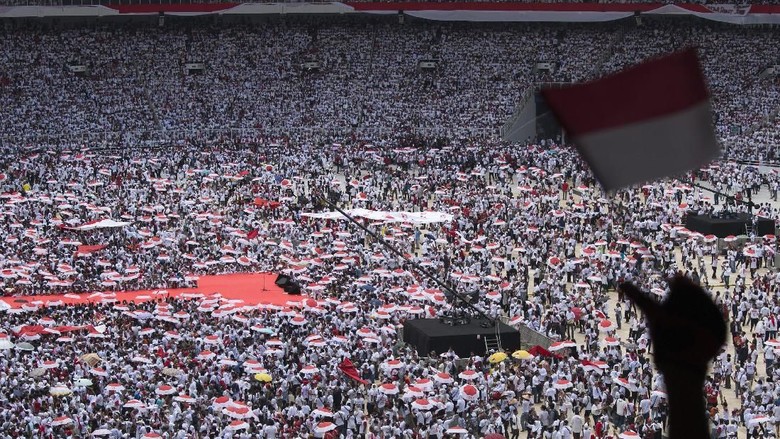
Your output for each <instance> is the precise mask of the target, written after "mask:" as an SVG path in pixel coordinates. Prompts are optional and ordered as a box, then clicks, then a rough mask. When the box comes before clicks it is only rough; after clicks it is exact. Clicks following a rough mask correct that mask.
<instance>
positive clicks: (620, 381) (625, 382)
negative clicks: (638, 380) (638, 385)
mask: <svg viewBox="0 0 780 439" xmlns="http://www.w3.org/2000/svg"><path fill="white" fill-rule="evenodd" d="M615 384H617V385H618V386H620V387H625V388H626V389H628V390H631V388H632V387H633V386H632V385H631V384H630V383H629V382H628V378H623V377H619V378H617V379H615Z"/></svg>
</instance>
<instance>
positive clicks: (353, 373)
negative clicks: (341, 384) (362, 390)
mask: <svg viewBox="0 0 780 439" xmlns="http://www.w3.org/2000/svg"><path fill="white" fill-rule="evenodd" d="M339 369H341V371H342V372H344V374H345V375H346V376H348V377H350V378H352V379H353V380H355V381H357V382H359V383H360V384H368V381H366V380H364V379H363V378H361V376H360V373H359V372H358V371H357V369H356V368H355V365H354V364H352V362H351V361H350V360H349V358H345V359H344V360H343V361H342V362H341V364H339Z"/></svg>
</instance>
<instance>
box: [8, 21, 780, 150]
mask: <svg viewBox="0 0 780 439" xmlns="http://www.w3.org/2000/svg"><path fill="white" fill-rule="evenodd" d="M192 24H193V22H192V21H180V22H177V23H172V22H169V23H168V24H167V25H166V26H165V27H163V28H159V27H157V26H144V25H130V24H127V23H124V24H121V25H112V26H111V27H110V28H109V27H89V28H86V27H78V28H72V29H60V30H53V29H51V28H47V29H41V28H35V29H32V28H24V29H16V30H10V31H5V32H4V34H3V39H4V41H5V42H6V44H5V49H4V50H3V51H1V52H0V118H1V119H2V120H3V121H4V123H3V124H2V125H0V138H1V139H3V141H4V142H5V143H6V144H9V143H10V144H30V143H35V144H46V143H47V142H53V143H62V142H75V143H85V142H90V143H94V142H99V141H108V142H111V143H120V144H123V145H127V146H133V145H135V144H138V143H139V142H144V141H156V140H180V139H181V138H192V137H193V136H202V135H209V134H214V135H216V134H219V135H222V134H224V133H225V131H226V130H233V131H232V132H233V133H238V132H241V133H257V132H261V133H265V134H269V133H270V134H277V135H278V134H292V135H297V134H300V133H305V134H307V135H312V134H321V135H327V136H345V135H352V134H353V133H355V134H357V135H358V136H362V137H365V138H367V139H369V140H376V139H382V138H391V137H395V136H398V135H399V134H403V135H406V134H408V133H416V134H418V135H425V136H434V137H447V138H467V137H477V136H480V137H481V136H487V137H495V136H497V135H498V131H499V128H500V126H501V125H502V124H503V123H504V122H505V121H506V120H507V118H508V117H509V116H510V115H511V114H512V112H513V110H514V109H515V107H516V105H517V104H518V102H519V101H520V99H521V97H522V96H523V94H524V93H525V92H526V91H527V90H528V89H529V87H533V86H535V85H538V84H539V83H543V82H570V81H582V80H587V79H590V78H593V77H595V76H597V75H599V74H601V73H606V72H610V71H615V70H618V69H620V68H623V67H625V66H627V65H630V64H633V63H636V62H639V61H640V60H642V59H645V58H647V57H650V56H653V55H656V54H659V53H663V52H668V51H673V50H677V49H680V48H683V47H686V46H690V45H695V46H697V47H699V51H700V56H701V59H702V62H703V66H704V69H705V71H706V73H707V76H708V79H709V85H710V88H711V90H712V93H713V104H714V110H715V112H716V121H717V130H718V133H719V134H720V135H721V137H722V138H724V139H727V140H728V141H729V144H730V145H750V146H751V150H752V149H756V148H758V149H760V150H762V151H765V152H766V153H767V154H774V151H773V148H771V145H772V144H774V142H775V140H776V139H777V131H778V129H777V125H778V124H777V118H776V116H777V111H778V109H779V108H780V95H779V94H778V91H779V89H778V81H777V79H776V76H772V75H766V74H762V73H764V72H765V71H766V69H767V68H769V67H771V66H772V65H774V64H777V63H778V60H780V44H779V43H780V41H778V40H780V37H779V36H778V33H777V32H776V31H773V30H772V29H771V28H747V27H736V26H726V25H718V24H710V23H704V22H692V21H690V20H684V21H683V22H679V21H656V20H645V22H644V25H642V26H636V25H635V24H633V23H631V24H630V25H629V24H627V23H616V24H601V25H594V24H591V25H571V24H569V25H561V24H525V25H521V26H518V25H516V24H514V25H509V24H468V23H430V22H417V21H413V22H408V23H406V24H405V25H399V24H398V22H397V20H391V19H383V18H368V19H366V18H364V19H356V18H355V17H350V18H342V19H334V18H329V19H327V21H326V19H312V18H308V19H306V20H293V19H287V20H278V19H272V20H270V21H268V22H265V23H263V24H253V25H229V24H222V25H219V26H215V25H213V24H210V25H199V26H192ZM421 60H437V62H438V63H437V68H436V69H433V70H423V69H420V68H419V64H418V63H419V61H421ZM188 62H197V63H203V64H204V70H203V72H202V73H200V74H187V73H186V69H185V64H186V63H188ZM305 62H315V63H317V64H318V67H319V68H318V69H312V70H307V69H303V68H302V67H301V65H302V63H305ZM539 62H549V63H552V64H553V65H554V66H555V67H554V69H553V71H552V72H545V73H540V72H537V71H536V69H535V67H536V66H537V63H539ZM68 66H71V67H70V68H69V67H68ZM75 66H83V68H85V69H86V71H85V72H82V73H77V72H73V71H72V70H73V67H75ZM215 133H216V134H215ZM753 133H755V136H754V135H753ZM739 154H740V155H744V153H742V152H740V153H739ZM748 155H750V154H749V153H748Z"/></svg>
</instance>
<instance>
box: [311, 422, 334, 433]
mask: <svg viewBox="0 0 780 439" xmlns="http://www.w3.org/2000/svg"><path fill="white" fill-rule="evenodd" d="M336 428H337V427H336V424H334V423H332V422H320V423H319V424H317V426H316V427H314V432H315V433H317V434H325V433H327V432H329V431H333V430H335V429H336Z"/></svg>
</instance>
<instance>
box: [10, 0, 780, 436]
mask: <svg viewBox="0 0 780 439" xmlns="http://www.w3.org/2000/svg"><path fill="white" fill-rule="evenodd" d="M449 3H450V2H433V4H435V5H444V6H443V7H439V6H431V5H430V4H421V3H404V4H403V7H412V8H413V9H414V8H417V9H416V10H415V11H413V12H409V11H408V10H407V11H406V12H401V11H400V9H398V8H400V7H401V6H398V5H399V4H400V3H397V2H380V3H378V5H377V4H373V3H371V2H356V3H355V4H354V5H353V4H351V3H350V4H341V3H338V4H334V3H316V4H303V3H301V4H297V3H295V4H286V5H283V6H279V5H277V4H273V5H271V4H268V5H261V6H258V4H257V3H255V4H253V5H249V6H246V5H239V4H232V3H231V4H223V3H217V2H186V1H185V2H143V1H140V2H139V1H122V2H110V3H109V2H98V1H97V0H95V1H93V0H85V1H84V2H81V1H79V0H74V1H72V2H71V1H69V0H63V1H61V2H60V1H52V2H49V1H45V0H41V1H36V0H30V1H27V0H0V5H2V6H0V41H2V43H3V46H2V50H0V122H1V123H0V152H2V155H0V238H1V239H2V240H3V245H2V246H0V287H2V289H3V290H2V292H0V294H1V297H0V439H16V438H20V437H31V438H45V439H49V438H81V437H88V436H89V437H109V438H111V439H120V438H122V439H124V438H134V439H155V438H165V439H201V438H203V439H206V438H209V439H211V438H240V439H256V438H257V439H259V438H268V439H271V438H326V439H336V438H367V439H380V438H382V439H386V438H403V439H418V438H425V439H428V438H437V439H445V438H446V439H449V438H453V439H454V438H458V439H476V438H488V437H492V438H509V439H514V438H520V437H530V438H556V439H569V438H571V437H580V438H583V439H592V438H594V437H598V438H608V437H609V438H621V439H631V438H640V437H641V438H649V437H652V438H657V437H659V438H660V437H663V434H666V433H668V427H667V424H666V420H667V418H668V415H669V404H668V401H667V399H668V394H667V391H668V390H669V389H667V388H666V387H665V384H664V379H663V377H662V375H661V374H659V371H658V370H656V369H655V368H654V367H653V365H652V364H653V363H652V357H651V356H650V355H649V353H650V345H651V339H650V336H649V335H648V331H647V327H646V325H645V322H644V319H643V318H642V317H641V314H638V313H637V312H636V310H635V309H633V307H632V306H631V303H630V302H629V301H627V300H625V297H624V296H623V294H622V293H618V291H617V287H618V285H619V284H620V283H622V282H623V281H632V282H634V283H636V284H637V285H638V286H639V287H641V288H642V289H644V290H646V291H648V292H650V293H651V294H652V295H653V296H654V297H657V298H659V300H661V299H662V298H664V297H666V296H667V295H668V294H669V288H668V284H667V283H666V281H665V279H666V278H667V277H668V276H672V275H675V274H681V275H684V276H687V277H688V278H690V279H693V280H695V282H696V283H698V284H701V285H702V286H703V287H704V288H706V289H707V290H708V291H711V293H712V297H713V300H714V301H715V303H717V305H718V306H720V307H721V309H722V312H723V314H724V315H726V316H728V317H729V319H730V321H731V324H730V328H729V329H730V334H731V337H729V341H728V343H727V345H726V346H725V347H724V350H723V353H722V355H719V356H718V357H717V358H716V359H715V361H713V363H712V367H711V368H710V371H709V372H708V374H707V378H706V387H705V389H706V396H707V401H706V404H707V409H708V412H707V417H708V422H709V423H710V425H711V426H712V434H713V437H718V438H719V439H720V438H728V439H736V438H743V437H745V436H746V435H747V434H750V437H753V438H758V437H762V435H763V436H764V437H771V435H772V434H773V433H775V432H776V431H778V430H780V408H779V407H780V405H777V404H776V403H775V402H774V401H780V386H778V385H777V383H779V382H780V368H777V367H776V366H777V363H776V362H775V361H774V360H775V358H776V355H777V353H780V352H776V351H775V347H778V346H780V341H778V340H777V339H776V334H777V318H778V316H780V298H779V297H778V295H777V291H779V290H780V275H778V274H777V265H778V262H779V261H780V260H778V258H777V257H776V254H777V253H778V241H777V238H776V237H775V234H774V233H771V232H773V230H771V228H772V227H771V224H772V223H773V222H775V221H776V220H777V219H778V218H780V205H779V204H778V202H777V197H778V192H780V173H778V171H777V170H778V167H777V165H778V161H780V147H779V146H778V145H779V144H780V95H779V94H780V81H779V80H778V78H780V32H778V30H777V24H773V20H774V16H773V14H775V13H774V12H772V11H774V9H771V7H770V6H766V5H772V4H776V3H777V2H753V3H752V6H751V5H749V4H745V5H706V7H705V4H704V3H696V4H693V5H683V6H679V5H675V6H672V5H668V4H666V3H661V4H650V3H648V2H640V1H637V2H625V3H624V2H619V3H613V2H600V3H574V5H577V7H579V6H580V5H585V6H584V8H585V9H584V10H582V11H580V10H579V9H576V8H574V6H572V4H570V3H568V2H560V3H559V2H551V3H544V4H543V5H539V4H535V3H534V4H531V3H523V5H524V6H518V4H509V2H496V3H495V4H493V2H478V3H466V2H452V3H457V6H451V5H449ZM61 5H72V6H62V7H61ZM202 5H206V6H208V7H206V8H205V9H202V8H201V7H200V6H202ZM413 5H416V6H413ZM462 5H466V6H462ZM529 5H531V6H529ZM551 5H553V6H555V8H551ZM561 5H562V6H561ZM755 5H761V6H762V7H763V9H762V8H755V9H754V6H755ZM266 6H267V8H268V9H266ZM559 6H560V10H558V9H557V8H558V7H559ZM640 6H641V7H642V8H646V9H643V10H642V11H635V10H634V8H638V7H640ZM277 7H278V8H282V9H273V8H277ZM242 8H247V10H251V11H254V12H257V11H260V12H259V13H253V14H244V13H243V12H242V11H244V9H242ZM284 8H289V9H284ZM361 8H363V9H361ZM491 8H495V9H498V12H496V11H493V10H492V9H491ZM501 8H504V9H501ZM572 8H574V9H572ZM604 8H606V9H608V10H602V9H604ZM767 8H769V9H767ZM269 10H273V11H274V12H273V13H268V11H269ZM296 10H298V12H294V11H296ZM300 10H305V11H312V10H317V11H326V12H327V13H312V14H309V13H300ZM228 11H230V12H231V13H227V12H228ZM279 11H283V12H284V13H282V12H279ZM334 11H335V12H334ZM360 11H365V12H360ZM572 11H573V12H572ZM643 11H652V12H653V13H652V14H645V13H644V12H643ZM659 11H660V12H659ZM222 12H225V13H224V14H223V13H222ZM288 12H289V13H288ZM494 13H496V15H493V14H494ZM547 13H551V14H558V15H555V17H554V18H555V20H552V19H550V17H551V16H550V15H544V14H547ZM538 14H541V15H538ZM602 14H607V16H606V18H604V16H602ZM664 14H667V16H665V15H664ZM201 15H202V16H201ZM678 15H684V16H678ZM44 16H45V17H44ZM504 17H510V18H511V19H512V20H514V19H517V20H518V22H506V21H511V20H504ZM561 17H564V18H566V20H562V19H561ZM425 18H427V19H425ZM548 19H549V20H548ZM575 19H576V20H575ZM546 21H550V22H546ZM561 21H589V22H574V23H564V22H561ZM745 22H751V23H752V24H745ZM736 23H741V24H736ZM691 46H694V47H696V48H697V50H698V54H699V57H700V61H701V64H702V67H703V71H704V74H705V75H706V79H707V82H708V85H709V90H710V91H711V93H712V110H713V115H714V118H713V120H714V122H715V126H714V127H713V129H714V131H715V132H716V134H717V137H718V139H719V141H720V142H721V144H722V147H723V150H724V156H723V157H722V159H719V160H718V161H717V162H714V163H712V164H709V165H707V166H706V167H704V168H702V169H699V170H696V171H692V172H690V173H687V174H686V175H680V176H677V177H678V179H673V178H670V179H664V180H662V181H655V182H647V183H646V184H644V183H643V184H642V185H640V186H635V187H629V188H624V189H621V190H618V191H614V192H611V193H610V192H606V191H603V190H602V188H601V187H600V186H599V183H598V182H597V181H596V179H595V177H594V175H593V173H592V172H591V171H590V169H589V167H588V166H587V165H586V164H585V161H584V160H582V159H581V158H580V156H579V155H578V154H577V152H576V150H575V149H574V148H572V145H570V144H568V143H567V142H566V140H567V139H566V135H565V133H563V132H560V131H559V132H558V133H557V134H555V135H552V136H550V137H552V138H541V137H540V138H531V139H528V140H527V141H523V142H511V141H508V140H506V138H505V137H504V135H503V134H502V131H503V128H504V127H505V125H506V124H507V121H508V120H512V119H513V118H514V117H515V115H516V114H518V111H520V110H521V109H522V107H523V105H524V102H526V101H528V99H530V98H534V97H536V96H537V94H536V92H537V91H538V90H539V89H541V88H544V87H558V86H561V85H565V84H570V83H573V82H583V81H589V80H593V79H595V78H599V77H602V76H603V75H607V74H610V73H613V72H616V71H619V70H622V69H624V68H626V67H628V66H631V65H634V64H637V63H640V62H642V61H644V60H646V59H648V58H652V57H654V56H658V55H662V54H665V53H669V52H674V51H677V50H680V49H684V48H686V47H691ZM529 97H530V98H529ZM637 105H641V103H639V104H637ZM538 118H540V117H538V116H535V117H534V118H533V119H538ZM629 146H630V145H629ZM674 159H675V158H674V157H670V158H668V160H674ZM333 206H336V207H338V208H340V209H347V210H349V212H350V213H351V214H353V215H354V216H355V217H356V219H355V222H354V223H352V222H348V221H346V220H345V219H344V217H343V216H342V215H341V214H340V213H338V212H335V209H333ZM692 216H696V217H706V218H709V219H713V218H715V219H717V220H718V221H721V222H723V223H726V222H730V223H736V224H737V226H736V229H737V231H738V233H735V234H731V233H728V234H718V235H716V234H714V233H713V234H709V233H701V232H698V231H696V230H689V229H688V228H686V224H685V223H686V221H687V220H688V219H689V218H691V217H692ZM741 218H745V219H744V220H742V222H737V220H736V219H741ZM761 224H769V226H768V228H769V229H770V230H769V231H766V232H761V231H760V230H759V225H761ZM720 235H723V236H720ZM386 244H387V245H389V246H390V247H388V246H386ZM393 249H395V250H397V251H398V253H400V255H399V254H398V253H396V252H395V250H393ZM431 273H432V275H431ZM280 274H282V275H284V276H285V280H284V281H285V282H290V283H291V284H292V285H293V286H294V287H296V288H297V290H296V289H293V290H289V288H288V290H283V288H282V282H279V281H280V280H281V279H282V277H281V276H279V275H280ZM429 275H430V277H429ZM277 276H279V277H277ZM434 279H441V281H439V280H434ZM275 280H276V281H277V282H275ZM277 283H278V285H276V284H277ZM289 286H290V285H289V284H288V287H289ZM287 293H292V294H287ZM301 293H302V294H301ZM458 295H460V298H458V297H456V296H458ZM464 310H467V311H464ZM473 310H477V311H478V312H476V313H471V314H469V313H470V312H472V311H473ZM464 316H466V317H464ZM421 318H427V324H428V326H433V327H436V329H437V331H438V332H440V333H444V334H446V333H448V332H452V331H451V329H452V327H451V326H448V325H451V324H457V322H458V321H459V320H461V321H462V320H463V319H464V318H465V319H466V320H468V325H463V326H464V327H463V328H460V329H463V332H466V329H467V328H469V327H474V328H479V331H482V332H484V333H485V334H487V335H486V336H485V337H484V339H482V338H480V339H477V341H476V342H474V343H471V344H470V345H469V346H468V347H467V348H466V349H467V350H469V351H470V352H466V353H464V352H460V353H459V351H460V350H461V348H463V346H459V345H458V344H455V345H453V346H449V347H448V346H446V345H441V347H442V349H440V350H442V351H443V352H429V353H428V355H421V353H420V352H418V351H417V349H416V348H415V346H413V345H411V344H406V343H403V340H404V334H403V325H404V323H405V322H408V321H410V320H413V319H421ZM472 318H473V320H472ZM493 320H500V321H501V322H503V323H505V324H506V326H504V328H505V329H506V328H509V327H511V328H509V330H508V332H506V333H508V334H516V335H517V339H515V340H513V342H516V343H517V344H520V342H522V347H524V348H526V349H523V350H517V351H514V352H503V350H505V349H503V348H502V340H501V338H500V337H499V336H498V335H496V336H495V337H494V336H492V335H490V334H488V333H490V332H492V331H491V330H490V329H491V328H494V327H495V326H491V321H493ZM421 326H422V325H421ZM521 333H522V338H521V336H520V335H519V334H521ZM496 334H498V332H497V331H496ZM407 341H408V340H407ZM694 341H695V340H694ZM446 343H448V344H451V342H450V341H447V342H446ZM503 343H504V346H507V345H510V343H509V340H506V339H505V340H504V341H503ZM483 345H484V349H483ZM472 349H476V350H477V351H478V352H471V350H472ZM482 351H484V352H482ZM491 435H493V436H491Z"/></svg>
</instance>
